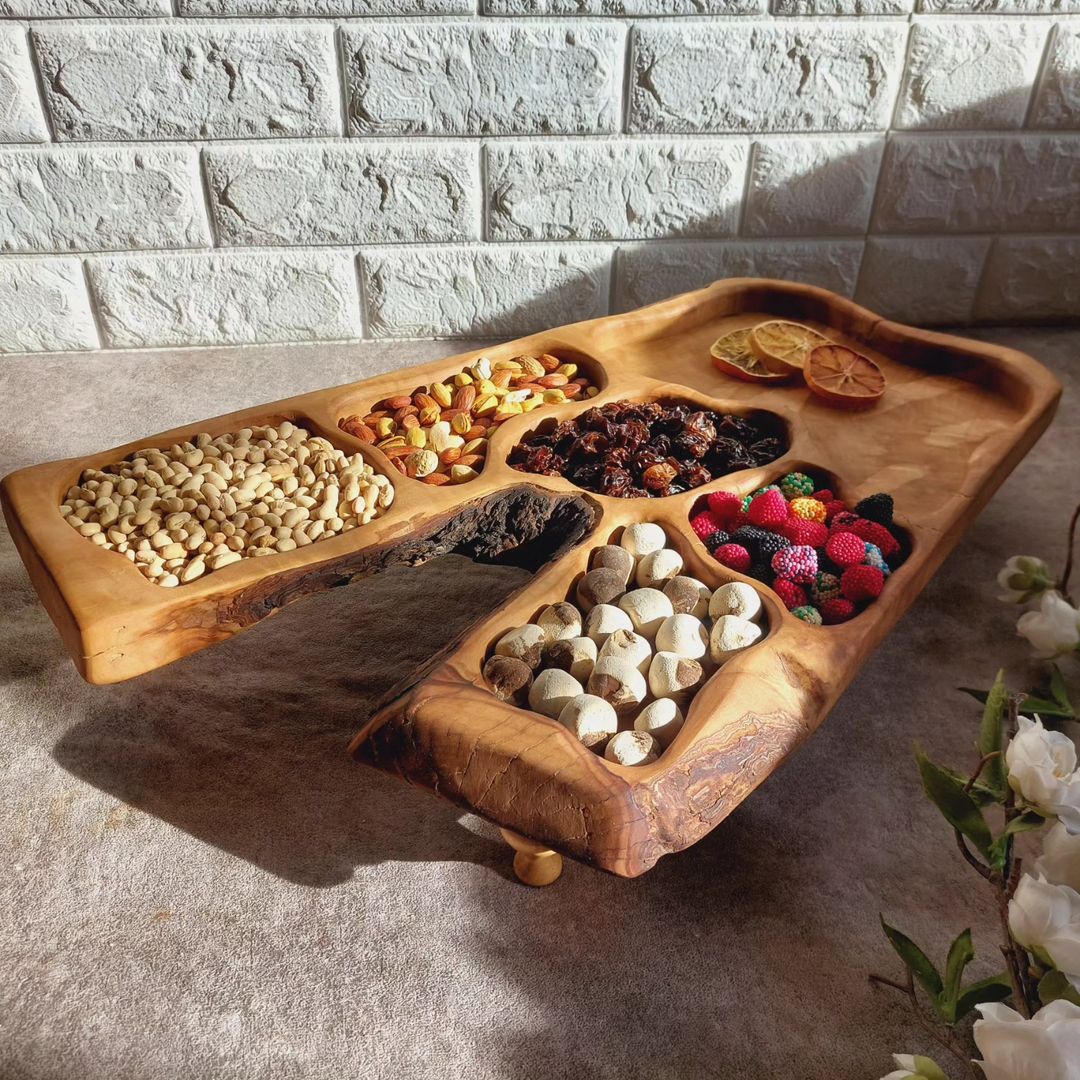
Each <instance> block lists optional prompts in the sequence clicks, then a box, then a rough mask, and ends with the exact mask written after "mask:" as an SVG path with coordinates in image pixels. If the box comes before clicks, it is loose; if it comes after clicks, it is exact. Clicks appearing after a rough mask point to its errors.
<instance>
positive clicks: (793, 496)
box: [690, 472, 906, 626]
mask: <svg viewBox="0 0 1080 1080" xmlns="http://www.w3.org/2000/svg"><path fill="white" fill-rule="evenodd" d="M690 527H691V529H692V530H693V531H694V533H695V534H696V535H697V537H698V539H700V540H701V541H702V543H704V545H705V547H706V548H707V549H708V550H709V551H710V552H711V553H712V555H713V558H715V559H716V561H717V562H719V563H720V564H721V565H723V566H726V567H728V568H729V569H731V570H736V571H738V572H739V573H741V574H748V575H749V576H750V577H753V578H757V579H758V580H759V581H762V582H764V583H765V584H766V585H770V586H772V588H773V590H774V591H775V592H776V593H777V595H778V596H779V597H780V599H781V600H782V601H783V602H784V606H785V607H786V608H787V609H788V610H789V611H790V612H791V613H792V614H793V615H795V616H796V617H797V618H799V619H802V620H803V621H804V622H807V623H810V624H812V625H814V626H821V625H822V624H823V623H824V624H826V625H834V624H836V623H843V622H847V621H848V620H849V619H852V618H854V617H855V616H856V615H857V614H858V613H859V612H860V611H861V610H862V609H863V608H865V607H866V605H867V604H870V603H872V602H873V601H874V600H876V599H877V598H878V596H879V595H880V594H881V590H882V589H883V588H884V586H885V579H886V578H887V577H888V576H889V575H890V574H891V573H892V571H893V569H894V568H895V567H897V566H899V565H900V563H901V562H903V559H904V556H905V553H906V547H905V537H904V534H903V532H902V531H901V530H899V529H898V528H897V527H896V526H895V525H894V524H893V500H892V496H890V495H888V494H886V493H885V492H877V493H876V494H874V495H868V496H867V497H866V498H865V499H862V500H861V501H860V502H858V503H856V504H855V506H854V508H853V509H852V508H849V507H848V505H847V503H845V502H844V501H843V500H842V499H839V498H837V497H836V496H835V494H834V493H833V492H832V491H831V490H830V489H828V488H825V487H822V486H819V484H818V483H817V481H815V480H814V479H813V477H810V476H808V475H807V474H806V473H801V472H792V473H788V474H787V475H786V476H784V477H782V478H781V479H780V481H779V482H778V483H776V484H769V485H768V486H767V487H763V488H758V490H757V491H753V492H751V493H750V494H749V495H745V496H742V495H737V494H735V493H734V492H730V491H714V492H710V494H708V495H707V496H705V498H704V499H700V500H698V502H697V503H696V504H695V506H694V508H693V510H692V511H691V513H690Z"/></svg>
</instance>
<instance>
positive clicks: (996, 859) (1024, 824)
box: [990, 810, 1046, 870]
mask: <svg viewBox="0 0 1080 1080" xmlns="http://www.w3.org/2000/svg"><path fill="white" fill-rule="evenodd" d="M1045 824H1046V818H1044V817H1043V816H1042V814H1037V813H1036V812H1035V811H1034V810H1026V811H1025V812H1024V813H1022V814H1020V815H1019V816H1018V817H1014V818H1013V819H1012V820H1011V821H1010V822H1009V824H1008V825H1006V826H1005V828H1004V830H1003V831H1002V833H1001V835H1000V836H998V837H997V838H996V839H995V840H994V842H993V843H992V844H991V845H990V861H991V862H992V863H993V864H994V866H995V867H996V868H997V869H998V870H1001V869H1004V866H1005V863H1006V862H1007V861H1008V858H1009V848H1010V845H1011V843H1012V838H1013V837H1014V836H1015V835H1016V834H1017V833H1022V832H1030V831H1031V830H1032V829H1041V828H1042V827H1043V825H1045Z"/></svg>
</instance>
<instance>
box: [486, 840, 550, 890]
mask: <svg viewBox="0 0 1080 1080" xmlns="http://www.w3.org/2000/svg"><path fill="white" fill-rule="evenodd" d="M499 832H501V833H502V837H503V839H504V840H505V841H506V842H507V843H508V844H509V845H510V846H511V847H512V848H513V849H514V873H515V874H517V876H518V880H519V881H522V882H524V883H525V884H526V885H536V886H541V885H550V884H551V883H552V882H553V881H557V880H558V878H559V875H560V874H561V873H562V856H561V855H560V854H559V853H558V852H557V851H552V850H551V848H546V847H544V846H543V845H541V844H537V843H536V842H535V841H533V840H527V839H526V838H525V837H524V836H518V834H517V833H515V832H511V831H510V830H509V829H500V830H499Z"/></svg>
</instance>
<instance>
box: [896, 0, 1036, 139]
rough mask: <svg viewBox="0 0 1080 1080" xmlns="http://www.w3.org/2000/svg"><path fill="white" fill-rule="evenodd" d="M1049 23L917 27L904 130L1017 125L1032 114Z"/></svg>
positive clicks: (901, 110)
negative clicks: (1030, 106) (1029, 111)
mask: <svg viewBox="0 0 1080 1080" xmlns="http://www.w3.org/2000/svg"><path fill="white" fill-rule="evenodd" d="M1046 34H1047V26H1046V24H1045V23H1034V22H1013V21H1008V20H996V21H993V22H987V21H983V20H979V21H974V20H971V19H957V20H952V19H950V20H948V21H945V22H931V23H919V24H917V25H915V26H913V27H912V28H911V47H910V49H909V51H908V61H907V69H906V71H905V73H904V81H903V84H902V85H901V87H900V99H899V103H898V105H897V111H896V127H899V128H976V129H980V128H981V129H991V130H992V129H994V128H1010V127H1012V128H1017V127H1021V126H1022V125H1023V123H1024V117H1025V116H1026V115H1027V107H1028V101H1029V100H1030V98H1031V87H1032V84H1033V83H1034V82H1035V76H1036V74H1037V73H1038V69H1039V61H1040V59H1041V58H1042V52H1043V46H1044V45H1045V43H1046Z"/></svg>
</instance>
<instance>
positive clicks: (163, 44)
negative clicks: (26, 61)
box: [33, 22, 341, 139]
mask: <svg viewBox="0 0 1080 1080" xmlns="http://www.w3.org/2000/svg"><path fill="white" fill-rule="evenodd" d="M33 34H34V43H35V48H36V49H37V54H38V61H39V63H40V65H41V69H42V73H43V76H44V83H45V94H46V100H47V102H48V106H49V111H50V113H51V114H52V118H53V124H54V128H55V130H56V133H57V137H58V138H62V139H238V138H255V137H263V136H273V135H289V136H298V135H328V134H340V131H341V120H340V110H339V105H338V91H337V73H336V70H335V60H334V42H333V29H332V27H330V26H299V25H297V24H295V23H289V22H282V23H277V24H273V25H265V26H246V25H243V26H237V25H220V24H219V25H218V26H214V27H212V28H211V27H208V26H198V27H195V26H193V25H191V24H185V25H182V26H176V25H168V26H161V25H157V26H140V25H132V24H126V25H119V24H114V25H111V26H96V25H95V26H78V25H75V26H66V27H65V26H51V25H50V26H47V27H44V26H43V27H36V28H35V29H34V31H33Z"/></svg>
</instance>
